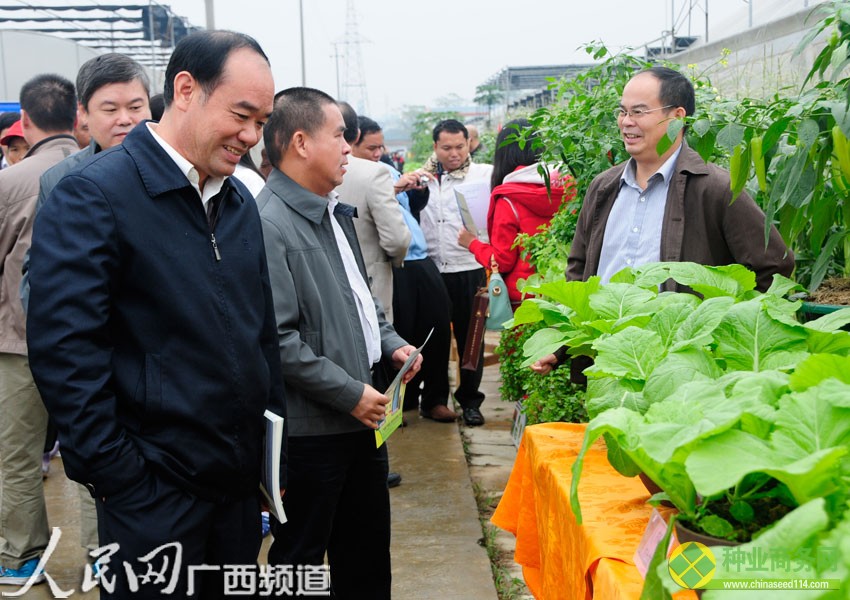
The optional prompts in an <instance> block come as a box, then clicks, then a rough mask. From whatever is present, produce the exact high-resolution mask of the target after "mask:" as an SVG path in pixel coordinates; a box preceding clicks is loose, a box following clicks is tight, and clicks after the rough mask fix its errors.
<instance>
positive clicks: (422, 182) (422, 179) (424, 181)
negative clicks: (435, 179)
mask: <svg viewBox="0 0 850 600" xmlns="http://www.w3.org/2000/svg"><path fill="white" fill-rule="evenodd" d="M419 187H428V176H427V175H420V176H419Z"/></svg>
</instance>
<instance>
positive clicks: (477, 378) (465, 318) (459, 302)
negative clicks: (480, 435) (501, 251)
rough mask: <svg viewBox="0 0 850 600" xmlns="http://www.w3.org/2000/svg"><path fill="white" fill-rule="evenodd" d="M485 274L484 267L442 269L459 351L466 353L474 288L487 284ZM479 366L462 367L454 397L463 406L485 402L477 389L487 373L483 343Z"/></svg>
mask: <svg viewBox="0 0 850 600" xmlns="http://www.w3.org/2000/svg"><path fill="white" fill-rule="evenodd" d="M485 281H486V275H485V272H484V269H483V268H482V269H473V270H471V271H460V272H458V273H443V282H444V283H445V284H446V289H447V290H448V292H449V298H451V301H452V313H451V314H452V329H453V330H454V336H455V341H456V342H457V351H458V354H461V355H462V354H463V348H464V346H465V345H466V334H467V333H468V332H469V322H470V320H471V317H472V304H473V300H474V298H475V292H476V291H478V288H479V287H481V286H483V285H484V282H485ZM480 352H481V355H482V356H479V357H478V368H477V369H475V370H474V371H469V370H467V369H461V370H460V385H459V386H458V388H457V390H455V399H456V400H457V401H458V404H460V405H461V406H462V407H463V408H478V407H479V406H481V403H482V402H484V394H483V393H482V392H480V391H479V390H478V387H479V386H480V385H481V376H482V375H483V373H484V361H483V354H484V347H483V345H482V347H481V349H480Z"/></svg>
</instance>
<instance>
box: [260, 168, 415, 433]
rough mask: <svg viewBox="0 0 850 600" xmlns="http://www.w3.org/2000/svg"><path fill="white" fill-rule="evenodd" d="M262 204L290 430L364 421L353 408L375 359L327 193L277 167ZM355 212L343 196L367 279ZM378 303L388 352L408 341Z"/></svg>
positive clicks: (330, 428)
mask: <svg viewBox="0 0 850 600" xmlns="http://www.w3.org/2000/svg"><path fill="white" fill-rule="evenodd" d="M257 207H258V208H259V210H260V217H261V219H262V223H263V237H264V239H265V244H266V256H267V259H268V263H269V278H270V280H271V285H272V295H273V297H274V307H275V317H276V319H277V332H278V338H279V340H280V359H281V364H282V366H283V379H284V383H285V386H286V402H287V420H288V428H289V435H290V436H295V437H298V436H309V435H325V434H337V433H348V432H353V431H360V430H362V429H365V425H363V424H362V423H360V421H358V420H357V419H355V418H354V417H353V416H351V414H350V413H351V411H352V409H354V407H355V406H357V403H358V402H359V401H360V397H361V396H362V395H363V389H364V382H371V380H372V376H371V371H370V369H371V365H370V364H369V359H368V356H367V352H366V342H365V340H364V339H363V332H362V329H361V325H360V317H359V315H358V312H357V306H356V305H355V301H354V296H353V294H352V292H351V288H350V287H349V285H348V278H347V277H346V274H345V267H344V266H343V263H342V257H341V256H340V253H339V250H338V249H337V245H336V239H335V238H334V233H333V229H332V228H331V221H330V215H329V214H328V199H327V198H326V197H322V196H318V195H316V194H314V193H312V192H310V191H308V190H306V189H304V188H303V187H301V186H300V185H298V184H297V183H295V182H294V181H293V180H292V179H290V178H289V177H287V176H286V175H285V174H284V173H282V172H280V171H279V170H277V169H273V170H272V172H271V174H270V175H269V178H268V181H267V182H266V187H265V188H264V189H263V191H262V192H260V195H259V196H257ZM354 212H355V211H354V208H353V207H351V206H348V205H345V204H339V205H337V208H336V210H335V214H334V216H335V218H336V219H337V222H338V223H339V224H340V226H341V227H342V230H343V231H344V232H345V237H346V238H347V239H348V243H349V244H351V247H352V249H353V250H354V256H355V258H356V259H357V264H358V267H359V268H360V272H361V274H362V275H363V277H364V279H365V278H366V267H365V265H364V263H363V256H362V254H361V252H360V246H359V244H358V243H357V234H356V233H355V231H354V223H353V217H354ZM375 308H376V310H377V311H378V324H379V326H380V332H381V353H382V355H383V357H384V358H385V359H389V358H390V357H391V356H392V353H393V352H394V351H395V350H397V349H398V348H400V347H402V346H405V345H407V342H405V341H404V340H403V339H402V338H401V337H399V335H398V334H397V333H396V332H395V330H394V329H393V327H392V325H390V324H389V323H388V322H387V320H386V318H385V316H384V311H383V310H382V309H381V306H380V303H379V302H375ZM378 391H380V392H383V391H384V390H378Z"/></svg>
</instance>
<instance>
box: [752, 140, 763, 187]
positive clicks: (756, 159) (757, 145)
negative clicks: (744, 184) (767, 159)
mask: <svg viewBox="0 0 850 600" xmlns="http://www.w3.org/2000/svg"><path fill="white" fill-rule="evenodd" d="M763 141H764V140H763V139H762V138H761V137H760V136H755V137H753V139H752V140H750V151H751V152H752V154H753V166H754V167H755V168H756V178H757V179H758V182H759V189H760V190H761V191H763V192H765V191H767V175H766V173H765V165H764V155H763V154H762V143H763Z"/></svg>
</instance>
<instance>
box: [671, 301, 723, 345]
mask: <svg viewBox="0 0 850 600" xmlns="http://www.w3.org/2000/svg"><path fill="white" fill-rule="evenodd" d="M733 304H735V300H734V299H732V298H711V299H710V300H706V301H705V302H703V303H702V304H700V305H699V306H698V307H697V308H696V310H694V312H693V314H691V316H690V317H688V318H687V319H686V320H685V322H684V323H683V324H682V327H681V328H680V329H679V331H678V332H677V333H676V336H675V343H674V344H673V346H671V348H670V350H671V351H675V350H678V349H680V348H685V347H688V346H694V347H701V346H707V345H709V344H711V343H712V342H713V341H714V338H713V333H714V330H715V329H716V328H717V326H718V325H719V324H720V321H721V320H722V319H723V317H724V316H725V315H726V313H727V312H728V311H729V309H730V308H731V307H732V305H733Z"/></svg>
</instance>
